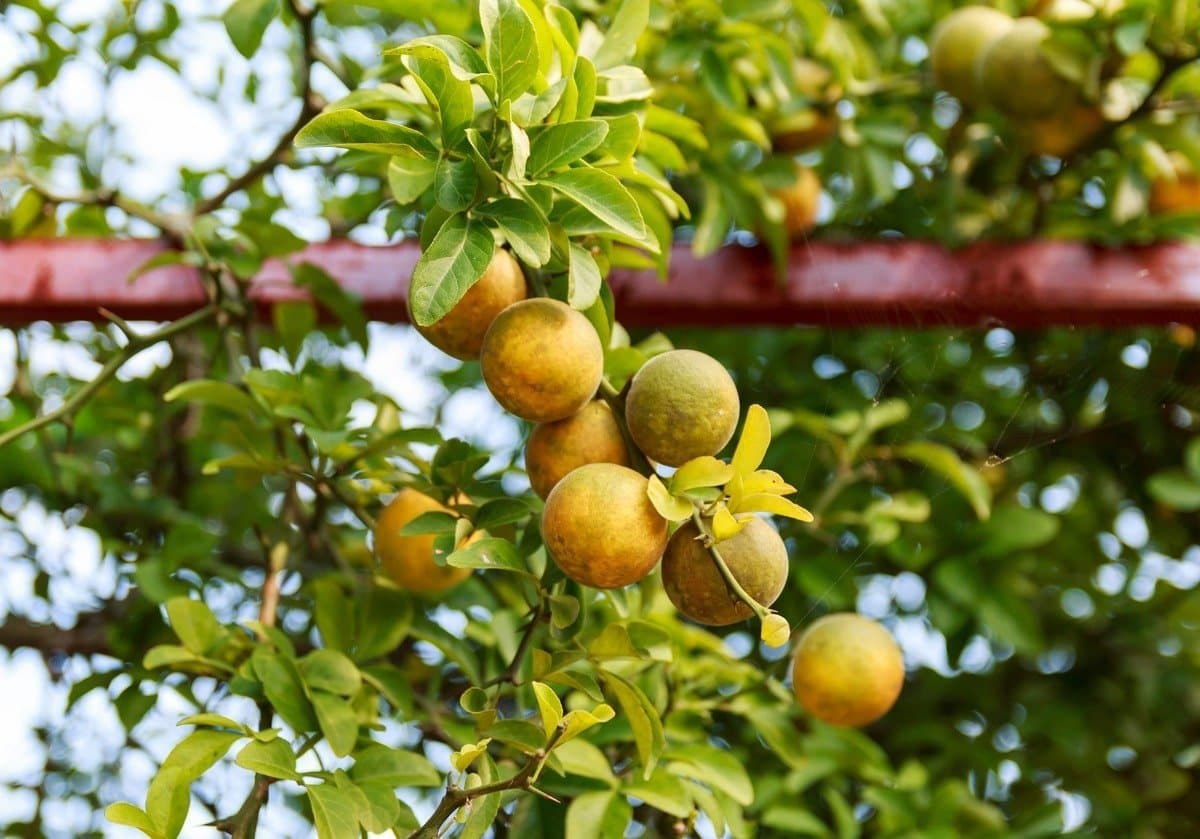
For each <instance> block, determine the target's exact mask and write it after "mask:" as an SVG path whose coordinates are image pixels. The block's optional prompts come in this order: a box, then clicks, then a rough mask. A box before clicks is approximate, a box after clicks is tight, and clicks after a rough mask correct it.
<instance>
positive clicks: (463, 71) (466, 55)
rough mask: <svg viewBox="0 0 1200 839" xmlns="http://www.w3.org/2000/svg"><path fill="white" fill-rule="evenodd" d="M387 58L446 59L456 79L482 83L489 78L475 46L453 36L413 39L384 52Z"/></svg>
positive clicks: (429, 36)
mask: <svg viewBox="0 0 1200 839" xmlns="http://www.w3.org/2000/svg"><path fill="white" fill-rule="evenodd" d="M383 54H384V55H385V56H393V55H411V56H414V57H416V58H422V59H425V60H428V61H440V60H442V59H445V60H446V62H447V64H448V66H449V67H450V70H451V72H452V73H454V77H455V78H457V79H460V80H461V81H464V82H472V81H480V82H481V83H482V84H484V86H485V87H486V86H487V85H486V82H484V81H482V80H483V78H484V77H486V76H488V75H489V73H488V68H487V65H486V64H485V63H484V61H483V58H482V57H481V56H480V55H479V53H478V52H477V51H476V50H475V48H474V47H473V46H471V45H470V44H468V43H467V42H466V41H464V40H463V39H462V38H456V37H455V36H453V35H425V36H423V37H420V38H413V39H412V40H411V41H406V42H405V43H403V44H401V45H400V46H398V47H391V48H390V49H386V50H384V51H383Z"/></svg>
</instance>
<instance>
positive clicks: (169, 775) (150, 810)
mask: <svg viewBox="0 0 1200 839" xmlns="http://www.w3.org/2000/svg"><path fill="white" fill-rule="evenodd" d="M193 780H194V777H193V776H189V775H188V774H187V773H186V772H184V771H183V770H182V769H179V768H177V767H167V766H166V765H164V766H162V767H161V768H160V769H159V770H158V772H157V773H155V775H154V777H153V778H152V779H151V780H150V787H149V788H148V789H147V790H146V815H147V816H149V817H150V821H151V822H152V823H153V824H154V826H155V828H156V829H157V831H158V833H159V834H160V835H162V836H164V837H166V839H175V837H176V836H178V835H179V833H180V831H182V830H183V823H184V822H185V821H186V820H187V814H188V809H189V807H190V805H191V785H192V781H193Z"/></svg>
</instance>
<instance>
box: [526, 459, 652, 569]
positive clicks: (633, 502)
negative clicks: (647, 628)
mask: <svg viewBox="0 0 1200 839" xmlns="http://www.w3.org/2000/svg"><path fill="white" fill-rule="evenodd" d="M647 486H648V482H647V480H646V478H645V477H643V476H642V475H640V474H638V473H637V472H635V471H633V470H632V469H630V468H628V467H626V466H618V465H617V464H615V463H589V464H588V465H586V466H580V467H579V468H578V469H576V470H574V471H572V472H571V473H570V474H569V475H567V476H566V477H565V478H563V479H562V480H561V481H559V482H558V484H557V485H556V486H555V487H554V489H553V490H551V492H550V497H549V498H547V499H546V509H545V511H543V513H542V539H543V540H544V541H545V543H546V548H547V549H548V550H549V552H550V556H551V557H553V558H554V561H555V562H556V563H557V564H558V567H559V568H561V569H562V571H563V573H564V574H566V575H567V576H568V577H570V578H571V579H572V580H575V581H576V582H578V583H582V584H583V585H585V586H591V587H592V588H620V587H621V586H627V585H629V584H630V583H636V582H637V581H638V580H640V579H642V578H643V577H645V576H646V575H647V574H649V573H650V572H651V571H652V570H654V566H655V564H656V563H657V562H658V560H659V557H661V556H662V552H663V549H664V548H666V546H667V520H666V519H664V518H663V517H662V516H660V515H659V514H658V511H657V510H655V509H654V505H653V504H651V503H650V498H649V497H648V496H647V494H646V489H647Z"/></svg>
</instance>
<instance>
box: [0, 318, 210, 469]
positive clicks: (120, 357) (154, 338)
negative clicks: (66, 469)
mask: <svg viewBox="0 0 1200 839" xmlns="http://www.w3.org/2000/svg"><path fill="white" fill-rule="evenodd" d="M217 308H218V307H217V306H205V307H204V308H203V309H198V310H197V311H195V312H192V313H191V314H190V315H187V316H185V317H182V318H180V319H179V320H177V321H172V322H171V323H168V324H166V325H165V326H163V327H161V328H159V329H157V330H155V331H154V332H150V333H148V334H146V335H143V336H140V337H137V338H136V340H130V341H129V343H128V344H126V345H125V346H124V348H122V350H121V351H120V352H119V353H117V354H116V355H115V356H113V357H112V358H110V359H109V360H108V362H107V363H106V364H105V365H104V366H103V367H101V368H100V372H99V373H97V374H96V377H95V378H93V379H92V380H91V381H90V382H88V383H87V384H85V385H83V387H81V388H79V390H77V391H75V392H74V393H72V394H71V395H70V396H69V397H67V398H66V399H64V400H63V403H62V404H61V405H59V406H58V407H57V408H55V409H54V410H53V411H49V412H48V413H45V414H42V415H40V416H37V417H34V418H33V419H31V420H29V422H26V423H23V424H21V425H18V426H17V427H16V428H10V429H9V430H8V431H5V432H4V433H3V434H0V448H3V447H4V446H6V445H8V444H9V443H11V442H12V441H13V440H16V439H17V438H19V437H22V436H24V435H25V434H28V433H29V432H31V431H37V430H38V429H39V428H44V427H45V426H47V425H50V424H51V423H55V422H66V423H69V422H70V421H71V419H72V418H73V417H74V416H75V414H77V413H79V411H80V410H81V409H82V408H83V406H84V405H86V404H87V402H88V400H90V399H91V398H92V397H93V396H95V394H96V391H98V390H100V388H101V387H103V386H104V384H105V383H106V382H107V381H108V380H109V379H111V378H112V377H113V376H115V375H117V371H118V370H120V369H121V367H123V366H124V365H125V362H127V361H129V359H131V358H133V357H134V356H135V355H137V354H138V353H140V352H142V350H145V349H148V348H149V347H152V346H154V345H155V344H157V343H159V342H160V341H165V340H167V339H168V338H170V337H172V336H174V335H178V334H180V333H181V332H186V331H187V330H189V329H193V328H195V327H196V326H199V325H200V324H201V323H203V322H204V321H206V320H208V319H209V318H211V317H213V316H214V315H215V314H216V313H217Z"/></svg>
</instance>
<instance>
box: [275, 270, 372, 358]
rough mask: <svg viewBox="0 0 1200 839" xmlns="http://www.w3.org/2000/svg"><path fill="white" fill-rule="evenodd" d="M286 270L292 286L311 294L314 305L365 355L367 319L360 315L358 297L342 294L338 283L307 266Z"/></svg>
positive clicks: (322, 272) (346, 292) (343, 290)
mask: <svg viewBox="0 0 1200 839" xmlns="http://www.w3.org/2000/svg"><path fill="white" fill-rule="evenodd" d="M290 267H291V272H292V282H294V283H295V284H296V285H297V286H298V287H299V288H306V289H308V290H309V291H310V292H312V295H313V297H315V298H316V299H317V302H318V303H320V304H321V305H322V306H323V307H324V308H326V309H327V310H329V312H330V313H331V314H332V315H333V316H334V317H335V318H337V319H338V320H339V321H340V322H341V324H342V326H344V327H346V332H347V333H348V334H349V335H350V338H351V340H353V341H354V342H355V343H357V344H358V345H359V346H360V347H362V349H363V351H364V352H366V350H367V343H368V338H367V317H366V315H365V314H363V308H362V300H361V299H360V298H359V296H358V295H357V294H353V293H351V292H349V291H346V289H344V288H343V287H342V285H341V283H339V282H338V281H337V280H335V279H334V278H333V277H331V276H329V274H327V273H326V272H325V271H324V269H322V268H320V267H318V266H316V265H314V264H312V263H311V262H301V263H300V264H299V265H294V266H290Z"/></svg>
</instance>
